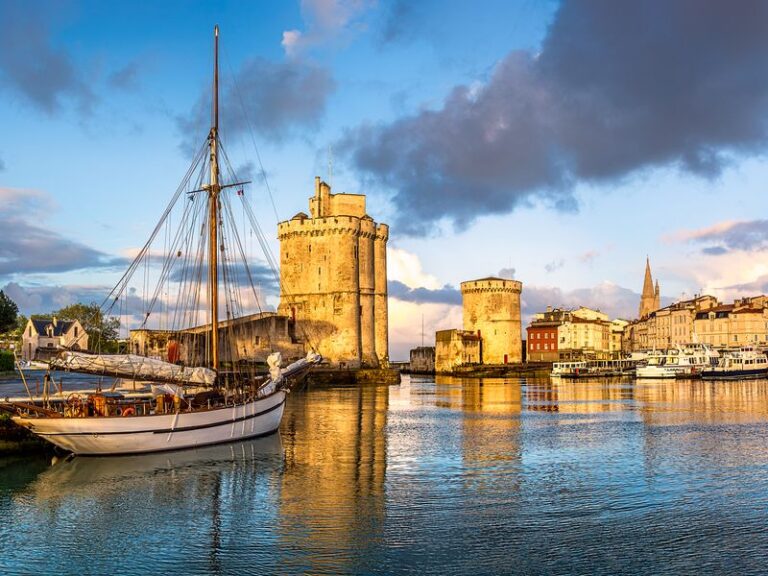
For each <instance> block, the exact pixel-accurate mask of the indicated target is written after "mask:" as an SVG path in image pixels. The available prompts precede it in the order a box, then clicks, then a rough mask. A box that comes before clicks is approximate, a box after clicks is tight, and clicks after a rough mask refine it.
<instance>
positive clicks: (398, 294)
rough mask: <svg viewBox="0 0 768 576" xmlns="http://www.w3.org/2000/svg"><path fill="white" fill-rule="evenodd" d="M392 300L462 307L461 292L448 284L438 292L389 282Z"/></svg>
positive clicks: (393, 281) (388, 287)
mask: <svg viewBox="0 0 768 576" xmlns="http://www.w3.org/2000/svg"><path fill="white" fill-rule="evenodd" d="M387 290H388V291H389V296H390V297H391V298H397V299H398V300H403V301H404V302H416V303H418V304H427V303H429V304H458V305H461V291H460V290H458V289H457V288H454V287H452V286H449V285H448V284H446V285H445V286H443V287H442V288H440V289H438V290H430V289H429V288H411V287H410V286H406V285H405V284H403V283H402V282H400V281H398V280H390V281H389V282H387Z"/></svg>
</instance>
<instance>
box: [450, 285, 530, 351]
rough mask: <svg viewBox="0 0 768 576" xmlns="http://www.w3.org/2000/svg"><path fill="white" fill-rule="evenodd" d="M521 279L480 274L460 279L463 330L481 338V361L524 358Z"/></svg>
mask: <svg viewBox="0 0 768 576" xmlns="http://www.w3.org/2000/svg"><path fill="white" fill-rule="evenodd" d="M522 289H523V284H522V282H519V281H517V280H508V279H505V278H494V277H488V278H481V279H479V280H469V281H467V282H462V283H461V299H462V312H463V318H464V330H465V331H467V332H474V333H475V334H477V335H478V336H479V337H480V338H481V352H480V355H481V360H480V361H481V363H483V364H519V363H521V362H522V361H523V347H522V330H521V323H520V293H521V291H522Z"/></svg>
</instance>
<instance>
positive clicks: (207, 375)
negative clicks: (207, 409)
mask: <svg viewBox="0 0 768 576" xmlns="http://www.w3.org/2000/svg"><path fill="white" fill-rule="evenodd" d="M51 367H52V368H59V369H64V370H72V371H74V372H85V373H88V374H108V375H110V376H119V377H121V378H133V379H135V380H163V381H166V382H183V383H185V384H200V385H207V386H212V385H213V383H214V381H215V380H216V372H214V371H213V370H211V369H210V368H204V367H189V366H177V365H176V364H171V363H170V362H164V361H163V360H156V359H154V358H146V357H144V356H137V355H136V354H98V355H97V354H85V353H83V352H64V353H63V354H61V355H60V356H59V357H58V358H55V359H54V360H52V361H51Z"/></svg>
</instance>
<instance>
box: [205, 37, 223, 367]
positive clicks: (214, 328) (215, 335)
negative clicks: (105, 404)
mask: <svg viewBox="0 0 768 576" xmlns="http://www.w3.org/2000/svg"><path fill="white" fill-rule="evenodd" d="M213 36H214V40H213V126H212V127H211V133H210V134H209V136H208V149H209V151H210V164H211V175H210V183H209V185H208V217H209V218H208V230H209V238H208V294H209V296H210V304H211V368H213V369H214V370H218V369H219V270H218V256H219V254H218V250H219V242H218V240H219V192H220V191H221V186H220V185H219V161H218V151H217V147H218V139H219V27H218V25H217V26H216V27H215V28H214V29H213Z"/></svg>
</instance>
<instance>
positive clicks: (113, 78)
mask: <svg viewBox="0 0 768 576" xmlns="http://www.w3.org/2000/svg"><path fill="white" fill-rule="evenodd" d="M107 83H108V84H109V85H110V86H112V87H113V88H118V89H120V90H136V89H137V88H138V87H139V63H138V62H129V63H128V64H126V65H125V66H123V67H122V68H119V69H118V70H115V71H114V72H112V74H110V75H109V77H108V78H107Z"/></svg>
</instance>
